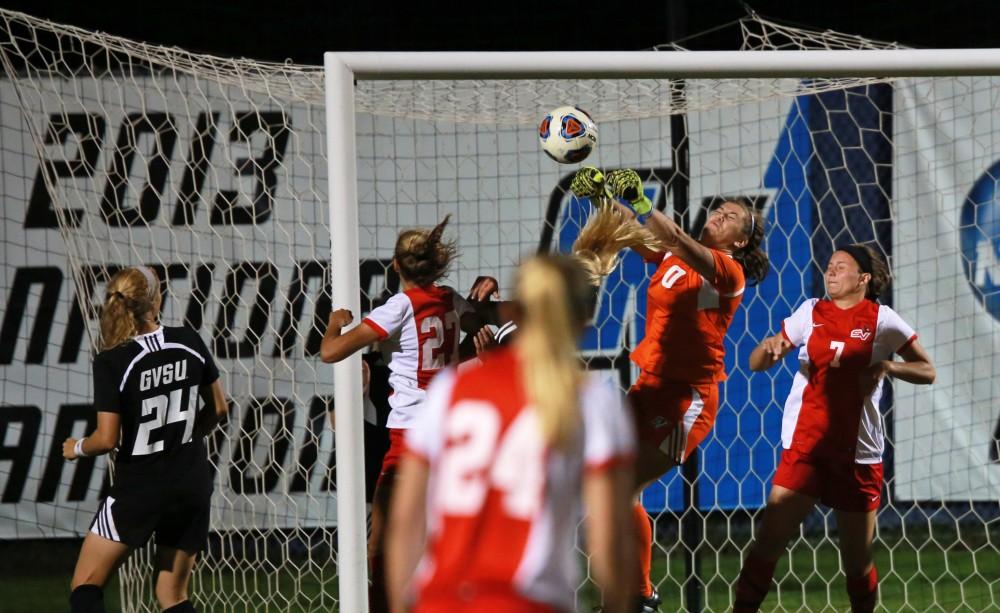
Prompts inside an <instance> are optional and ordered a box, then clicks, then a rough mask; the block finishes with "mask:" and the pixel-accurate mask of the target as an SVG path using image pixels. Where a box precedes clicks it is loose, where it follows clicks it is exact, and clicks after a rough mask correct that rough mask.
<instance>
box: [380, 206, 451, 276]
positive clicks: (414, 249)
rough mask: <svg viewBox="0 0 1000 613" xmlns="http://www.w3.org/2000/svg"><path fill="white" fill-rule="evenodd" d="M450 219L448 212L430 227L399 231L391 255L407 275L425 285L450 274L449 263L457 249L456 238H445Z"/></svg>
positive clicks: (401, 273) (402, 272) (403, 273)
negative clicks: (436, 223) (453, 239)
mask: <svg viewBox="0 0 1000 613" xmlns="http://www.w3.org/2000/svg"><path fill="white" fill-rule="evenodd" d="M449 219H451V215H445V217H444V219H443V220H442V221H441V223H439V224H438V225H436V226H434V228H433V229H431V230H429V231H428V230H405V231H403V232H401V233H400V235H399V237H398V238H397V239H396V249H395V251H394V252H393V256H392V257H393V258H394V259H395V260H396V264H397V265H398V266H399V274H400V275H401V276H402V277H403V278H404V279H406V280H407V281H410V282H412V283H416V284H417V285H418V286H421V287H423V286H425V285H430V284H431V283H434V282H435V281H437V280H438V279H440V278H441V277H443V276H445V275H446V274H448V267H449V266H451V262H452V260H453V259H454V258H455V254H456V252H457V249H456V247H455V242H454V241H445V240H443V238H442V237H443V235H444V228H445V226H447V225H448V220H449Z"/></svg>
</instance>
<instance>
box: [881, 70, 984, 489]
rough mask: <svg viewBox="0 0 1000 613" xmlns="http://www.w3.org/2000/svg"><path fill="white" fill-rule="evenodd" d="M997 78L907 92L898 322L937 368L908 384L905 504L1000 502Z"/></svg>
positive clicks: (930, 83) (900, 451) (903, 417)
mask: <svg viewBox="0 0 1000 613" xmlns="http://www.w3.org/2000/svg"><path fill="white" fill-rule="evenodd" d="M998 85H1000V80H998V79H996V78H985V77H976V78H955V79H922V80H907V81H903V82H901V83H900V84H898V85H897V86H896V112H895V122H896V136H895V141H896V151H897V155H896V159H895V162H894V163H895V181H894V192H895V197H894V200H895V208H894V211H895V217H896V223H895V227H894V228H893V250H894V252H895V262H894V264H895V267H894V272H895V279H894V283H893V284H894V287H895V301H896V304H895V306H896V310H897V311H899V313H900V314H901V315H902V316H903V318H904V319H906V320H907V321H909V322H910V323H911V324H912V325H913V327H914V328H915V329H916V331H917V334H919V335H920V342H921V343H922V344H923V345H924V347H925V348H926V349H927V351H928V353H929V354H930V356H931V358H932V359H933V361H934V365H935V366H936V367H937V380H936V381H935V382H934V385H933V386H932V387H930V388H920V387H917V386H911V385H907V384H905V383H898V384H896V385H895V386H894V387H895V393H896V406H895V410H894V420H893V421H894V425H895V436H896V449H895V468H896V490H895V494H896V496H897V497H899V498H902V499H906V500H916V501H921V500H964V501H968V500H982V501H996V500H998V499H1000V457H998V445H1000V358H998V356H1000V125H998V123H997V110H996V91H997V90H996V88H997V86H998Z"/></svg>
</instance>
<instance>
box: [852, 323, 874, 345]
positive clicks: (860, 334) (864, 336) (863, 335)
mask: <svg viewBox="0 0 1000 613" xmlns="http://www.w3.org/2000/svg"><path fill="white" fill-rule="evenodd" d="M871 335H872V329H871V328H869V327H868V326H862V327H860V328H855V329H853V330H851V338H860V339H861V340H863V341H866V340H868V337H870V336H871Z"/></svg>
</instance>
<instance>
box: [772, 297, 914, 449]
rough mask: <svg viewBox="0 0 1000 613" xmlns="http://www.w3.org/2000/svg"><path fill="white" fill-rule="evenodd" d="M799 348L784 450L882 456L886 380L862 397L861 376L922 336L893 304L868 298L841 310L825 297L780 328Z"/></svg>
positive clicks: (785, 418)
mask: <svg viewBox="0 0 1000 613" xmlns="http://www.w3.org/2000/svg"><path fill="white" fill-rule="evenodd" d="M781 331H782V334H783V335H784V336H785V338H787V339H788V340H789V342H791V343H792V344H793V345H795V346H797V347H801V348H800V349H799V371H798V372H797V373H796V374H795V378H794V380H793V381H792V389H791V391H790V392H789V393H788V399H787V400H786V401H785V411H784V416H783V419H782V424H781V444H782V446H783V447H784V448H785V449H795V450H797V451H800V452H802V453H807V454H814V455H821V456H826V457H832V458H844V459H847V458H853V460H854V461H855V462H857V463H859V464H877V463H879V462H881V461H882V452H883V450H884V438H885V428H884V424H883V423H882V414H881V413H880V411H879V401H880V400H881V398H882V381H879V383H878V385H877V386H876V387H875V390H874V391H873V392H872V394H871V395H869V396H867V397H863V396H862V394H861V389H860V376H861V373H862V371H864V370H865V369H866V368H868V367H869V366H871V365H873V364H875V363H877V362H880V361H882V360H888V359H891V358H892V354H893V353H898V352H900V351H902V350H903V349H904V348H905V347H906V346H908V345H909V344H910V343H912V342H913V341H914V339H916V338H917V335H916V334H915V333H914V331H913V328H911V327H910V326H909V324H907V323H906V322H905V321H903V319H902V318H901V317H900V316H899V315H898V314H897V313H896V312H895V311H893V310H892V309H891V308H889V307H888V306H885V305H880V304H878V303H876V302H873V301H871V300H862V301H861V302H860V303H858V304H857V305H855V306H853V307H851V308H849V309H841V308H840V307H838V306H837V305H836V304H834V303H833V302H832V301H830V300H827V299H822V300H817V299H815V298H813V299H810V300H807V301H806V302H804V303H803V304H802V305H801V306H799V308H798V309H796V310H795V312H794V313H792V314H791V315H790V316H789V317H788V318H787V319H785V321H784V322H783V323H782V326H781Z"/></svg>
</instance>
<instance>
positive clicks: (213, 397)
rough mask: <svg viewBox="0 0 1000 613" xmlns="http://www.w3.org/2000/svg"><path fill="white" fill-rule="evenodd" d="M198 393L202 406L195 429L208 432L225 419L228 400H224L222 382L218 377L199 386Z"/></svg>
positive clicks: (224, 394) (227, 411)
mask: <svg viewBox="0 0 1000 613" xmlns="http://www.w3.org/2000/svg"><path fill="white" fill-rule="evenodd" d="M198 395H199V396H201V401H202V402H203V403H204V406H203V407H202V409H201V412H200V413H198V423H197V425H196V429H197V431H198V432H199V433H201V434H208V433H209V432H211V431H212V429H214V428H215V426H217V425H218V424H220V423H222V422H224V421H225V420H226V416H227V415H228V414H229V402H227V401H226V393H225V392H224V391H222V382H221V381H220V380H219V379H216V380H215V381H213V382H212V383H210V384H208V385H202V386H200V387H199V388H198Z"/></svg>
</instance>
